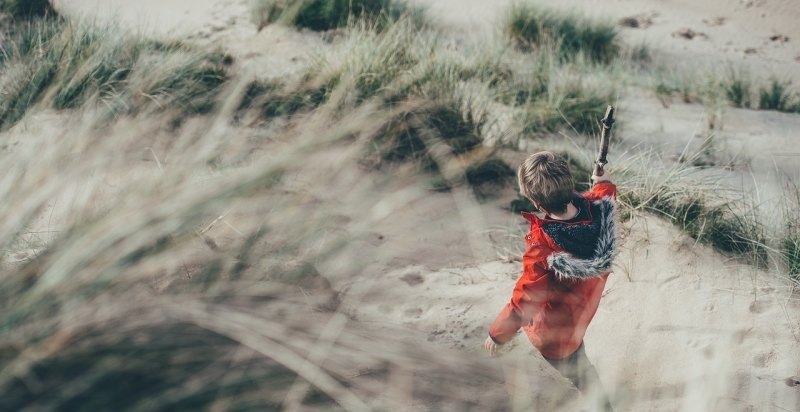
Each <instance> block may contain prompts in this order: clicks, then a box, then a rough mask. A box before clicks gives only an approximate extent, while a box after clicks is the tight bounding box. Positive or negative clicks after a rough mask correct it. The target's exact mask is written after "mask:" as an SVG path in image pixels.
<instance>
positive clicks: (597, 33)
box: [503, 3, 620, 63]
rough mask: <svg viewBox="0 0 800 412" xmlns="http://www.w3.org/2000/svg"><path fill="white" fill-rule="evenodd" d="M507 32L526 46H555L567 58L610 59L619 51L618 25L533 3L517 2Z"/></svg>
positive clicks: (528, 47)
mask: <svg viewBox="0 0 800 412" xmlns="http://www.w3.org/2000/svg"><path fill="white" fill-rule="evenodd" d="M503 27H504V30H505V33H506V35H507V36H508V37H509V38H510V39H511V40H513V41H514V43H515V44H516V45H517V47H519V48H520V49H522V50H531V49H536V48H541V47H552V46H553V45H555V47H556V48H557V49H558V50H559V52H560V56H561V57H562V58H564V59H571V58H574V57H576V56H577V55H583V56H585V57H587V58H588V59H590V60H592V61H596V62H605V63H607V62H610V61H611V60H613V59H614V58H615V57H617V56H618V55H619V51H620V47H619V44H618V40H617V36H618V34H619V32H618V30H617V28H616V26H615V25H614V24H613V23H611V22H602V21H595V20H591V19H588V18H585V17H582V16H578V15H575V14H570V13H564V12H557V11H555V10H551V9H547V8H544V7H542V6H539V5H534V4H531V3H515V4H514V5H513V6H512V7H511V8H510V10H509V12H508V14H507V16H506V20H505V22H504V25H503Z"/></svg>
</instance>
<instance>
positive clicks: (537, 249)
mask: <svg viewBox="0 0 800 412" xmlns="http://www.w3.org/2000/svg"><path fill="white" fill-rule="evenodd" d="M549 252H550V249H549V248H548V247H547V246H544V245H536V244H534V245H532V246H531V247H529V248H528V252H526V253H525V255H524V256H523V257H522V276H520V278H519V280H518V281H517V285H516V286H515V287H514V294H513V295H512V297H511V301H510V302H509V303H508V304H507V305H506V306H505V307H504V308H503V310H502V311H500V314H499V315H497V318H496V319H495V320H494V322H492V326H491V327H490V328H489V339H491V341H492V342H494V343H495V344H499V345H502V344H503V343H506V342H508V341H509V340H511V338H513V337H514V335H515V334H516V333H517V330H519V328H521V327H522V326H524V325H527V324H528V323H530V322H531V319H533V317H534V316H536V314H537V313H538V312H539V310H540V309H541V307H542V305H543V304H544V303H545V302H546V299H547V292H548V285H549V282H548V276H549V275H548V270H547V264H546V259H547V255H548V254H549ZM484 346H486V349H487V350H489V352H490V354H492V352H493V350H492V348H490V346H491V345H490V344H489V340H488V339H487V341H486V342H485V345H484Z"/></svg>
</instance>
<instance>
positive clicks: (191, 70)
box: [0, 20, 227, 128]
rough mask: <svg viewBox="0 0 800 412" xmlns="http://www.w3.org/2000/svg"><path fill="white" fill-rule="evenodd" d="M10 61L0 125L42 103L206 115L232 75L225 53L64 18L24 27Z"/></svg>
mask: <svg viewBox="0 0 800 412" xmlns="http://www.w3.org/2000/svg"><path fill="white" fill-rule="evenodd" d="M4 57H5V59H4V60H3V61H0V67H2V69H3V71H2V73H0V87H1V88H2V90H3V98H2V100H0V128H8V127H9V126H11V125H13V124H14V123H16V122H17V121H18V120H20V119H21V118H22V117H23V116H24V115H25V113H26V112H27V111H28V110H29V109H30V108H31V107H32V106H34V105H37V104H42V105H44V106H48V107H52V108H55V109H75V108H79V107H82V106H84V105H86V104H90V105H92V106H96V107H105V108H107V109H109V110H110V113H111V114H112V115H115V114H119V113H136V112H138V111H142V110H161V109H163V108H165V107H180V108H181V110H182V111H183V112H184V113H185V114H193V113H203V112H207V111H209V110H210V109H211V108H212V107H213V105H214V101H215V99H214V96H215V95H216V94H217V93H218V92H219V90H220V88H221V86H222V84H223V83H224V81H225V79H226V77H227V73H226V68H225V63H226V58H225V56H224V55H222V54H221V53H209V52H205V51H201V50H195V49H193V48H191V47H188V46H185V45H182V44H180V43H160V42H155V41H151V40H146V39H144V38H141V37H136V36H133V35H129V34H121V33H119V32H118V31H115V30H113V29H111V28H110V27H98V26H94V25H90V24H85V23H79V22H67V21H64V20H42V21H37V22H33V23H29V24H24V25H22V26H21V27H19V28H18V29H17V30H16V33H15V34H14V37H13V38H12V39H11V40H10V41H9V42H8V44H7V47H6V51H5V53H4Z"/></svg>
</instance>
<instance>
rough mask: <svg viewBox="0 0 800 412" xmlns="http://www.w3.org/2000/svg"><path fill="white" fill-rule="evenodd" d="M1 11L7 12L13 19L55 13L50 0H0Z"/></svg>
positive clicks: (52, 15)
mask: <svg viewBox="0 0 800 412" xmlns="http://www.w3.org/2000/svg"><path fill="white" fill-rule="evenodd" d="M2 13H5V14H8V15H9V16H11V17H12V18H14V19H34V18H39V17H55V16H56V15H57V14H56V11H55V10H54V9H53V6H52V5H51V4H50V0H0V14H2Z"/></svg>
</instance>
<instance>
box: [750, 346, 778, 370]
mask: <svg viewBox="0 0 800 412" xmlns="http://www.w3.org/2000/svg"><path fill="white" fill-rule="evenodd" d="M774 360H775V351H773V350H771V351H769V352H764V353H760V354H758V355H755V356H753V366H755V367H757V368H766V367H769V366H770V365H771V364H772V362H773V361H774Z"/></svg>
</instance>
